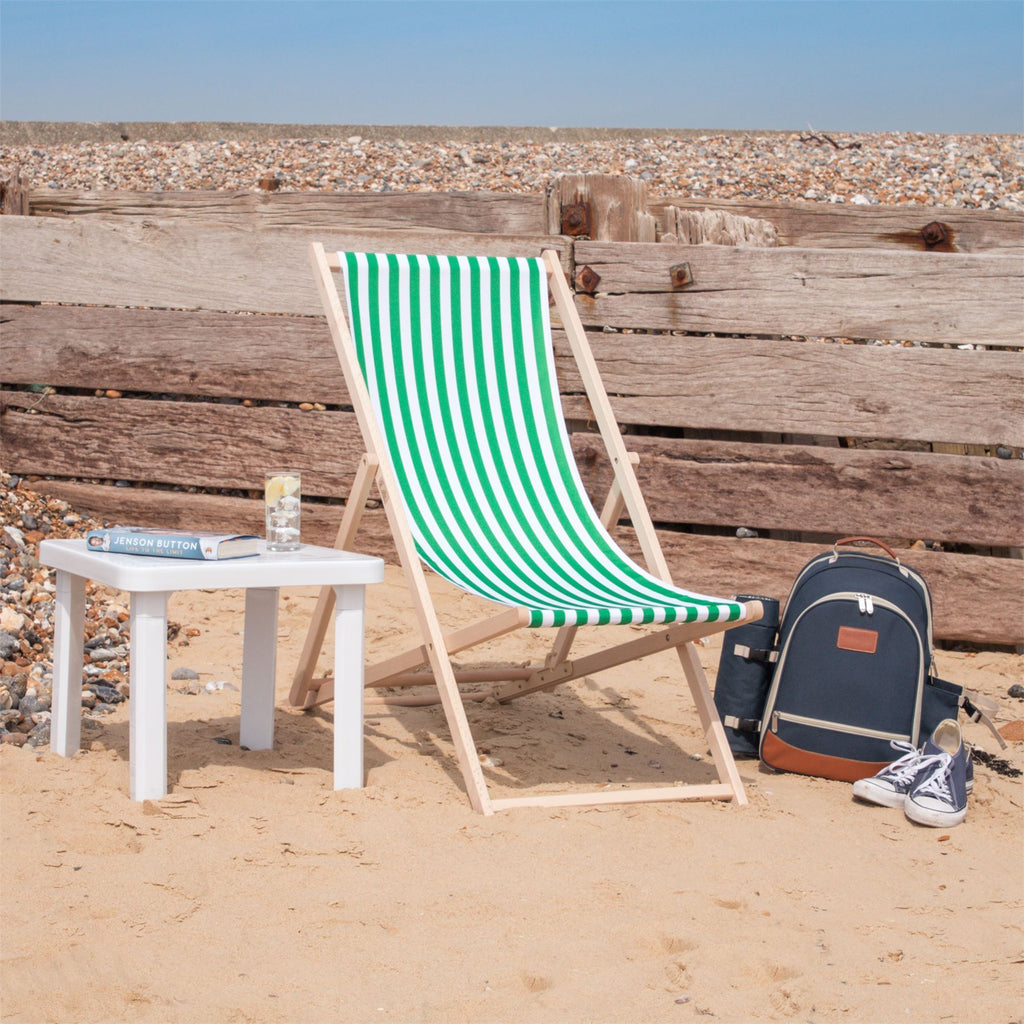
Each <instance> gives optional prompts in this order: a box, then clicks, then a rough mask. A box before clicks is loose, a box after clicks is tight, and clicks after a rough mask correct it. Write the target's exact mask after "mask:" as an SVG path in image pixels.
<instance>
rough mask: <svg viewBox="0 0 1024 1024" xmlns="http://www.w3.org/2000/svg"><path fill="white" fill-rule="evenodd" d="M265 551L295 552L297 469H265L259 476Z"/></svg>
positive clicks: (298, 517) (299, 478) (299, 489)
mask: <svg viewBox="0 0 1024 1024" xmlns="http://www.w3.org/2000/svg"><path fill="white" fill-rule="evenodd" d="M263 502H264V506H265V511H266V518H267V550H268V551H297V550H298V548H299V533H300V521H301V518H302V474H301V473H299V471H298V470H297V469H269V470H267V472H266V473H265V474H264V478H263Z"/></svg>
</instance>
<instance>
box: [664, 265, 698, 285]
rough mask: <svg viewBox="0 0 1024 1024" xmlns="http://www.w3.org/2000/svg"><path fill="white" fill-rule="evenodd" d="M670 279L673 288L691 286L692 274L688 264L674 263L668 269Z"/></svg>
mask: <svg viewBox="0 0 1024 1024" xmlns="http://www.w3.org/2000/svg"><path fill="white" fill-rule="evenodd" d="M668 272H669V275H670V277H671V278H672V287H673V288H682V287H683V286H684V285H688V284H693V273H692V272H691V270H690V264H689V263H676V264H674V265H673V266H671V267H669V268H668Z"/></svg>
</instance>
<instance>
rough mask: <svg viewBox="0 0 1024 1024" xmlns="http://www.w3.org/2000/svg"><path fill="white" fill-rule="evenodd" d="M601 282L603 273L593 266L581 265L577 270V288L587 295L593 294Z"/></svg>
mask: <svg viewBox="0 0 1024 1024" xmlns="http://www.w3.org/2000/svg"><path fill="white" fill-rule="evenodd" d="M600 283H601V275H600V274H599V273H598V272H597V271H596V270H594V268H593V267H580V269H579V270H578V271H577V272H576V288H577V290H578V291H581V292H584V293H585V294H587V295H593V294H594V292H596V291H597V286H598V285H599V284H600Z"/></svg>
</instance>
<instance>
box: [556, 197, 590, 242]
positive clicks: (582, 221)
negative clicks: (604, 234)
mask: <svg viewBox="0 0 1024 1024" xmlns="http://www.w3.org/2000/svg"><path fill="white" fill-rule="evenodd" d="M561 223H562V234H563V235H573V236H576V237H578V236H579V235H589V234H590V203H565V204H563V206H562V210H561Z"/></svg>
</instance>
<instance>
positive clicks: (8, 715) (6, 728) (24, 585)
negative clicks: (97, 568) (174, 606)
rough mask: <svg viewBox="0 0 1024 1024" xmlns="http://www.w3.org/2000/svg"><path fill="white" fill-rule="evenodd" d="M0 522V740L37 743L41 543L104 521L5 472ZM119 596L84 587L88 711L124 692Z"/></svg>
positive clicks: (42, 737)
mask: <svg viewBox="0 0 1024 1024" xmlns="http://www.w3.org/2000/svg"><path fill="white" fill-rule="evenodd" d="M0 523H3V524H5V525H4V526H3V529H2V531H0V743H12V744H14V745H16V746H26V745H27V746H29V747H32V748H36V747H42V746H46V745H47V744H48V743H49V742H50V702H51V699H52V690H53V617H54V601H53V595H54V593H55V592H56V581H55V574H54V573H53V570H51V569H49V568H47V567H46V566H44V565H42V564H41V563H40V561H39V542H40V541H41V540H43V539H44V538H46V537H52V538H54V539H64V538H69V537H83V536H85V533H86V532H87V531H88V530H92V529H96V528H98V527H101V526H104V525H109V524H105V523H103V522H101V521H100V520H97V519H92V518H90V517H89V516H86V515H81V514H79V513H78V512H76V511H75V510H74V509H72V508H70V507H69V506H68V504H67V502H65V501H61V500H60V499H58V498H48V497H45V496H42V495H40V494H37V493H36V492H34V491H32V490H31V489H30V487H29V486H28V485H27V483H26V482H25V481H24V480H22V479H20V478H19V477H17V476H14V475H13V474H10V473H7V472H4V471H2V470H0ZM15 523H20V524H21V525H20V527H19V526H14V525H13V524H15ZM118 598H119V595H118V594H117V593H116V592H115V591H113V590H110V589H108V588H106V587H102V586H100V585H99V584H96V583H94V582H91V581H90V582H89V583H88V584H87V585H86V590H85V630H84V635H83V646H82V653H83V655H84V658H85V659H86V660H85V663H84V664H83V665H82V690H81V693H82V697H81V703H82V709H83V713H85V714H87V715H88V716H96V717H102V716H104V715H109V714H111V713H112V712H113V711H114V710H115V705H116V704H119V703H122V702H123V701H124V700H126V699H127V697H128V695H129V683H128V674H129V648H128V645H127V640H128V637H127V627H126V625H125V623H127V621H128V618H129V613H128V609H127V608H125V607H124V605H122V604H121V603H120V601H119V599H118ZM171 628H172V629H178V630H180V629H181V626H180V624H177V623H173V624H171ZM85 724H87V723H86V722H85V721H83V725H85ZM94 724H95V723H94ZM90 727H92V726H90Z"/></svg>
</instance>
